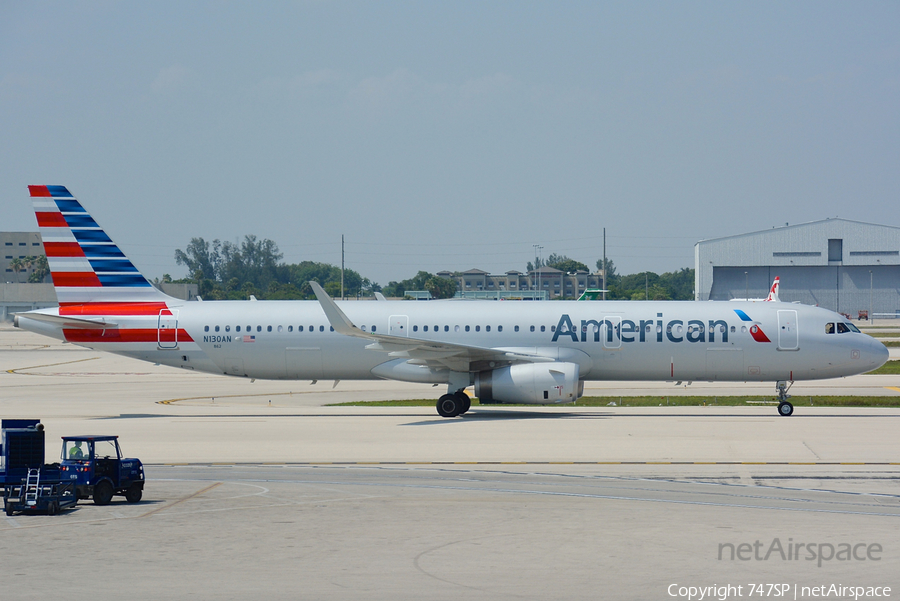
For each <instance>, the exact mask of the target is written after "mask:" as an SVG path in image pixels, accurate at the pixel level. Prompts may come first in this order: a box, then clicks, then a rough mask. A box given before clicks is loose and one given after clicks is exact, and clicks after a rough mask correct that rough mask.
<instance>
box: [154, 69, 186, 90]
mask: <svg viewBox="0 0 900 601" xmlns="http://www.w3.org/2000/svg"><path fill="white" fill-rule="evenodd" d="M192 73H193V72H192V71H191V70H190V69H188V68H187V67H185V66H183V65H172V66H171V67H166V68H165V69H161V70H160V72H159V74H158V75H157V76H156V79H154V80H153V83H152V84H150V89H152V90H153V93H154V94H161V95H169V94H173V93H175V92H176V91H178V89H179V88H182V87H184V85H185V83H186V82H188V81H190V79H191V75H192Z"/></svg>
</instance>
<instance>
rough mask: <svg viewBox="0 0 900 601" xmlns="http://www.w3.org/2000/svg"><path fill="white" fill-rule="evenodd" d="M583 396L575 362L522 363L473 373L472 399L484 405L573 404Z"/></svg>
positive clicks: (582, 384)
mask: <svg viewBox="0 0 900 601" xmlns="http://www.w3.org/2000/svg"><path fill="white" fill-rule="evenodd" d="M582 394H584V382H583V381H580V380H579V379H578V365H577V364H575V363H522V364H518V365H510V366H508V367H503V368H501V369H495V370H493V371H483V372H479V373H477V374H475V396H477V397H478V400H479V402H480V403H481V404H482V405H484V404H488V403H534V404H538V405H547V404H551V403H573V402H575V400H576V399H578V397H580V396H581V395H582Z"/></svg>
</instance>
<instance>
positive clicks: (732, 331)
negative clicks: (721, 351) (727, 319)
mask: <svg viewBox="0 0 900 601" xmlns="http://www.w3.org/2000/svg"><path fill="white" fill-rule="evenodd" d="M734 331H735V327H734V326H731V333H732V334H734Z"/></svg>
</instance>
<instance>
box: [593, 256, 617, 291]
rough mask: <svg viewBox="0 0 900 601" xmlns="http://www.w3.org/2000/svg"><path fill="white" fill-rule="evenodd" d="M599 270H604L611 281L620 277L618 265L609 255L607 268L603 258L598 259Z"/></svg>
mask: <svg viewBox="0 0 900 601" xmlns="http://www.w3.org/2000/svg"><path fill="white" fill-rule="evenodd" d="M597 270H598V271H602V272H603V273H604V274H605V275H606V279H607V280H608V281H609V282H610V283H612V282H614V281H616V280H617V279H618V277H619V276H618V275H617V274H616V266H615V264H614V263H613V261H612V259H610V258H609V257H607V258H606V269H604V268H603V259H597ZM607 288H609V286H607Z"/></svg>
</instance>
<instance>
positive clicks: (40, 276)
mask: <svg viewBox="0 0 900 601" xmlns="http://www.w3.org/2000/svg"><path fill="white" fill-rule="evenodd" d="M48 275H50V264H49V263H48V262H47V256H46V255H40V256H37V257H35V258H34V271H33V272H32V273H31V275H30V276H28V281H29V282H31V283H33V284H39V283H41V282H43V281H44V278H46V277H47V276H48Z"/></svg>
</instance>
